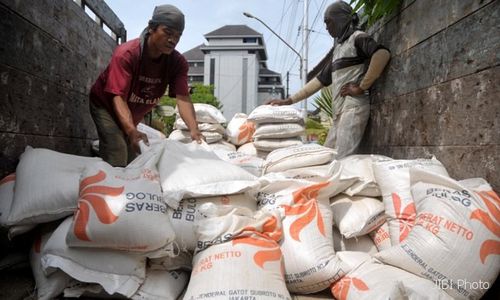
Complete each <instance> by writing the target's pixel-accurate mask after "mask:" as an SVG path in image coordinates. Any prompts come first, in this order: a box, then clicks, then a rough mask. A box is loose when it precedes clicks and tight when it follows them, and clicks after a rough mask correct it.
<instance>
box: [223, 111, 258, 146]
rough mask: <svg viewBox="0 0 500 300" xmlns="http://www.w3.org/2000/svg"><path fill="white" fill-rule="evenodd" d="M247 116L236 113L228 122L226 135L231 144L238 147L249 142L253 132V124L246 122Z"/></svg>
mask: <svg viewBox="0 0 500 300" xmlns="http://www.w3.org/2000/svg"><path fill="white" fill-rule="evenodd" d="M247 118H248V116H247V115H246V114H243V113H237V114H235V115H234V117H233V118H232V119H231V121H229V123H228V124H227V128H226V135H227V138H228V140H229V142H231V143H232V144H234V145H236V146H239V145H243V144H245V143H248V142H251V141H252V137H253V134H254V132H255V124H254V123H253V122H250V121H247Z"/></svg>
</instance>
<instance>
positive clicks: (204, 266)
mask: <svg viewBox="0 0 500 300" xmlns="http://www.w3.org/2000/svg"><path fill="white" fill-rule="evenodd" d="M199 213H200V219H199V220H198V224H197V226H196V232H197V235H198V240H199V243H198V247H197V253H196V255H195V257H194V259H193V272H192V273H191V279H190V281H189V285H188V288H187V291H186V294H185V295H184V297H183V299H233V298H234V299H263V300H277V299H284V300H290V299H291V297H290V294H289V292H288V290H287V289H286V285H285V281H284V278H283V258H282V254H281V250H280V247H279V244H278V242H279V240H280V239H281V237H282V227H281V216H280V215H279V214H276V213H267V212H263V211H260V212H257V213H255V214H254V213H253V212H251V211H250V210H248V209H243V208H232V207H230V206H226V207H216V206H215V205H212V204H208V203H207V204H205V205H203V206H202V207H200V209H199ZM202 217H203V219H201V218H202Z"/></svg>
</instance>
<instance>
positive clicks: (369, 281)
mask: <svg viewBox="0 0 500 300" xmlns="http://www.w3.org/2000/svg"><path fill="white" fill-rule="evenodd" d="M331 291H332V294H333V296H334V297H335V299H338V300H365V299H366V300H387V299H409V300H423V299H432V300H434V299H435V300H452V298H451V297H450V296H448V295H447V294H446V293H445V292H444V291H442V290H440V289H439V288H438V287H437V286H435V285H434V284H433V283H432V281H430V280H427V279H423V278H420V277H418V276H415V275H413V274H411V273H408V272H406V271H404V270H401V269H398V268H394V267H392V266H387V265H383V264H381V263H380V262H377V261H376V260H374V259H370V260H367V261H365V262H364V263H362V264H361V265H359V266H358V267H356V268H355V269H353V270H352V271H350V272H349V273H348V274H347V275H346V276H344V277H343V278H342V279H341V280H339V281H337V282H336V283H334V284H333V285H332V287H331Z"/></svg>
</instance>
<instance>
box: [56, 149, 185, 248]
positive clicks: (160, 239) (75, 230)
mask: <svg viewBox="0 0 500 300" xmlns="http://www.w3.org/2000/svg"><path fill="white" fill-rule="evenodd" d="M161 150H162V147H161V145H159V146H158V147H156V148H152V149H151V151H148V152H145V153H143V154H141V155H140V156H139V157H138V158H136V160H134V161H133V162H132V163H130V164H129V166H127V167H126V168H113V167H112V166H110V165H109V164H107V163H104V162H103V163H99V164H95V165H92V166H90V167H88V168H87V169H86V170H85V171H84V173H83V175H82V180H81V181H80V197H79V200H78V210H77V211H76V213H75V217H74V220H73V222H72V225H71V231H69V232H68V236H67V239H66V242H67V243H68V246H70V247H90V248H108V249H117V250H128V251H138V252H152V251H156V250H160V249H165V250H168V249H169V248H170V247H172V244H171V243H172V241H173V240H174V237H175V233H174V231H173V228H172V225H171V224H170V220H169V218H168V215H167V205H166V203H165V202H164V201H163V199H162V193H161V188H160V181H159V179H160V176H159V174H158V171H157V169H156V163H157V161H158V156H159V155H160V154H161ZM147 255H149V254H147ZM151 255H152V256H154V255H153V254H151ZM155 255H160V256H164V255H166V254H155Z"/></svg>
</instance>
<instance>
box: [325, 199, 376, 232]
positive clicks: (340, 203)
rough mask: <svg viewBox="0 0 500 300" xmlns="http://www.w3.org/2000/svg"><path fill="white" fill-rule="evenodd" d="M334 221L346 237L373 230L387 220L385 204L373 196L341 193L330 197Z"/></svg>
mask: <svg viewBox="0 0 500 300" xmlns="http://www.w3.org/2000/svg"><path fill="white" fill-rule="evenodd" d="M330 208H331V209H332V213H333V222H334V223H335V224H336V225H337V227H338V229H339V230H340V233H341V234H342V235H343V236H344V237H345V238H348V239H349V238H352V237H356V236H361V235H365V234H368V233H370V232H372V231H373V230H375V229H377V228H378V227H380V225H382V224H383V223H384V222H385V213H384V204H383V203H382V201H380V200H379V199H376V198H371V197H361V196H352V197H349V196H347V195H345V194H339V195H337V196H335V197H333V198H332V199H330Z"/></svg>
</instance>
